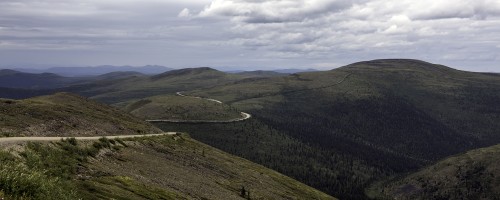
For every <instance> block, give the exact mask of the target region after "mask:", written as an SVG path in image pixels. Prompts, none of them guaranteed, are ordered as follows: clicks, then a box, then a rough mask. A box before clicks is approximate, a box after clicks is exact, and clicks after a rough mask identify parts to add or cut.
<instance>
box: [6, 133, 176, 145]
mask: <svg viewBox="0 0 500 200" xmlns="http://www.w3.org/2000/svg"><path fill="white" fill-rule="evenodd" d="M175 134H177V132H165V133H160V134H146V135H110V136H93V137H66V136H65V137H6V138H0V143H6V142H34V141H59V140H61V139H68V138H75V139H77V140H98V139H100V138H103V137H105V138H108V139H118V138H134V137H150V136H162V135H175Z"/></svg>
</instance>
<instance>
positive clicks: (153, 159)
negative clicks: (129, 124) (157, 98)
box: [0, 135, 334, 199]
mask: <svg viewBox="0 0 500 200" xmlns="http://www.w3.org/2000/svg"><path fill="white" fill-rule="evenodd" d="M10 149H11V150H9V151H10V152H11V153H9V152H8V151H0V161H2V165H0V174H1V175H2V176H0V197H7V198H9V199H10V198H13V199H15V198H20V197H23V198H24V199H44V198H49V199H56V198H57V199H75V198H76V197H78V198H82V199H111V198H113V199H193V198H196V199H244V198H243V197H241V196H240V195H241V190H242V187H244V188H245V191H246V193H245V197H248V195H249V194H250V197H251V199H334V198H332V197H330V196H328V195H326V194H324V193H321V192H319V191H317V190H315V189H313V188H311V187H308V186H306V185H304V184H302V183H299V182H297V181H295V180H293V179H291V178H288V177H286V176H284V175H281V174H279V173H277V172H274V171H272V170H269V169H267V168H264V167H262V166H260V165H257V164H254V163H251V162H249V161H247V160H244V159H241V158H238V157H235V156H232V155H229V154H227V153H224V152H222V151H220V150H217V149H214V148H213V147H210V146H207V145H204V144H201V143H199V142H197V141H194V140H192V139H190V138H189V137H188V136H186V135H175V136H161V137H149V138H136V139H128V140H125V141H122V140H107V139H101V140H99V141H96V142H90V141H86V142H80V141H75V140H66V141H60V142H54V143H28V144H24V145H23V146H15V145H14V146H13V145H12V144H11V146H10ZM248 192H249V194H248Z"/></svg>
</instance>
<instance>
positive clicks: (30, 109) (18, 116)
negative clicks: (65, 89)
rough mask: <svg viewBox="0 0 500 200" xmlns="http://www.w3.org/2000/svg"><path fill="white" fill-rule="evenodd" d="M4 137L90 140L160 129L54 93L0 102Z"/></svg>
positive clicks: (72, 96)
mask: <svg viewBox="0 0 500 200" xmlns="http://www.w3.org/2000/svg"><path fill="white" fill-rule="evenodd" d="M0 110H1V111H2V112H1V113H0V118H1V119H2V120H0V134H1V135H3V136H31V135H38V136H56V135H61V136H62V135H64V136H85V135H87V136H90V135H123V134H138V133H159V132H161V131H160V130H159V129H157V128H155V127H153V126H152V125H150V124H148V123H146V122H144V121H142V120H140V119H137V118H135V117H133V116H132V115H130V114H127V113H124V112H121V111H119V110H118V109H116V108H113V107H111V106H107V105H104V104H101V103H97V102H94V101H91V100H88V99H85V98H83V97H80V96H77V95H73V94H69V93H57V94H54V95H49V96H41V97H35V98H30V99H25V100H8V99H2V100H0Z"/></svg>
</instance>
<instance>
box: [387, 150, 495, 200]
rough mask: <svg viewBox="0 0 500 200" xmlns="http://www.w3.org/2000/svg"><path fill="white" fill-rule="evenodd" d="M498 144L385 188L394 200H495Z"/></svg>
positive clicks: (464, 155)
mask: <svg viewBox="0 0 500 200" xmlns="http://www.w3.org/2000/svg"><path fill="white" fill-rule="evenodd" d="M499 163H500V145H496V146H492V147H487V148H482V149H476V150H472V151H469V152H467V153H464V154H461V155H457V156H453V157H450V158H447V159H445V160H443V161H440V162H438V163H437V164H434V165H432V166H430V167H427V168H425V169H423V170H421V171H419V172H417V173H414V174H411V175H409V176H407V177H406V178H404V179H402V180H398V181H395V182H393V183H390V184H388V185H386V188H385V193H386V194H387V195H388V196H392V197H393V198H397V199H499V197H500V164H499Z"/></svg>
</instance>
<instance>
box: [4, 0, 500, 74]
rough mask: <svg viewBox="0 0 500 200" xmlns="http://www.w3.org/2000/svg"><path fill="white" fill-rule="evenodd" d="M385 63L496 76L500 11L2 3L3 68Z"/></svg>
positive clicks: (383, 1)
mask: <svg viewBox="0 0 500 200" xmlns="http://www.w3.org/2000/svg"><path fill="white" fill-rule="evenodd" d="M384 58H412V59H418V60H424V61H427V62H432V63H437V64H443V65H446V66H449V67H453V68H456V69H460V70H466V71H481V72H500V2H499V1H492V0H481V1H476V0H464V1H460V2H457V1H451V0H440V1H435V0H423V1H409V0H349V1H347V0H267V1H255V0H231V1H229V0H185V1H173V0H165V1H158V0H128V1H112V0H90V1H86V2H85V3H75V2H66V1H58V0H36V1H35V0H25V1H21V2H19V1H14V0H4V1H1V2H0V66H16V67H22V68H26V66H28V65H29V66H48V65H54V66H100V65H115V66H121V65H131V66H144V65H161V66H166V67H169V68H176V69H179V68H188V67H199V66H207V67H213V68H220V67H221V66H229V67H226V68H231V69H242V70H266V69H268V70H272V69H288V68H301V69H302V68H314V69H318V70H327V69H333V68H336V67H340V66H344V65H347V64H350V63H354V62H358V61H364V60H374V59H384Z"/></svg>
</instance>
